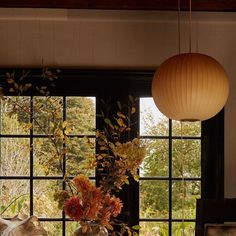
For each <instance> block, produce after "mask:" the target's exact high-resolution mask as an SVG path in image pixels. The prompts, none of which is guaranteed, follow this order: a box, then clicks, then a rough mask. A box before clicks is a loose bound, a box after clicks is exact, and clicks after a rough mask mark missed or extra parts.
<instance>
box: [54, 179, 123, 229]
mask: <svg viewBox="0 0 236 236" xmlns="http://www.w3.org/2000/svg"><path fill="white" fill-rule="evenodd" d="M70 187H72V188H73V190H72V192H69V191H65V190H62V191H60V192H57V193H56V194H55V199H56V200H57V201H58V202H59V207H60V208H62V209H64V211H65V214H66V215H68V216H69V217H70V218H71V219H72V220H75V221H79V222H82V223H83V222H87V221H97V222H99V223H100V224H101V225H104V226H106V227H108V228H110V225H109V222H110V217H116V216H117V215H118V214H120V212H121V208H122V202H121V201H120V199H119V198H117V197H115V196H114V195H111V194H110V193H105V192H103V191H102V189H101V187H96V186H94V185H93V183H92V182H91V181H90V180H89V178H88V177H86V176H84V175H78V176H76V177H75V178H74V179H73V181H72V182H71V185H70Z"/></svg>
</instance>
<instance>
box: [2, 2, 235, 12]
mask: <svg viewBox="0 0 236 236" xmlns="http://www.w3.org/2000/svg"><path fill="white" fill-rule="evenodd" d="M177 3H178V0H0V7H30V8H68V9H119V10H177ZM192 8H193V10H194V11H233V12H234V11H236V0H192ZM181 9H182V10H188V9H189V0H181Z"/></svg>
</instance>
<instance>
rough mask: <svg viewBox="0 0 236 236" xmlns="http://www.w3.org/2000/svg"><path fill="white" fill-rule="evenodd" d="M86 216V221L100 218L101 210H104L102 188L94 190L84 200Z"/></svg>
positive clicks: (94, 188)
mask: <svg viewBox="0 0 236 236" xmlns="http://www.w3.org/2000/svg"><path fill="white" fill-rule="evenodd" d="M83 208H84V211H85V213H84V216H85V218H86V219H89V220H94V219H96V218H97V216H98V212H99V210H100V209H101V208H102V191H101V189H100V188H96V187H94V186H93V188H92V189H91V190H90V192H88V193H87V196H86V198H84V199H83Z"/></svg>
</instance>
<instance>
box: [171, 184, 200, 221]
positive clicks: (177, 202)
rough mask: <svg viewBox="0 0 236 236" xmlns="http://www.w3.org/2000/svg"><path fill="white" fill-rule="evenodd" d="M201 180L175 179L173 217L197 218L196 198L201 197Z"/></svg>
mask: <svg viewBox="0 0 236 236" xmlns="http://www.w3.org/2000/svg"><path fill="white" fill-rule="evenodd" d="M200 186H201V184H200V181H173V183H172V188H173V195H172V217H173V218H174V219H195V218H196V199H197V198H200V194H201V191H200Z"/></svg>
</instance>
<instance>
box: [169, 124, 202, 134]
mask: <svg viewBox="0 0 236 236" xmlns="http://www.w3.org/2000/svg"><path fill="white" fill-rule="evenodd" d="M172 135H173V136H192V137H199V136H201V122H200V121H197V122H182V135H181V122H180V121H175V120H173V121H172Z"/></svg>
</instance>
